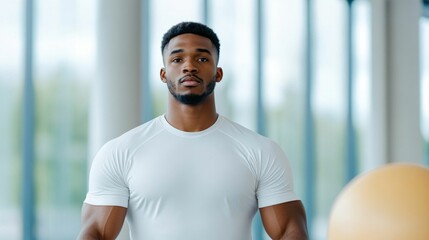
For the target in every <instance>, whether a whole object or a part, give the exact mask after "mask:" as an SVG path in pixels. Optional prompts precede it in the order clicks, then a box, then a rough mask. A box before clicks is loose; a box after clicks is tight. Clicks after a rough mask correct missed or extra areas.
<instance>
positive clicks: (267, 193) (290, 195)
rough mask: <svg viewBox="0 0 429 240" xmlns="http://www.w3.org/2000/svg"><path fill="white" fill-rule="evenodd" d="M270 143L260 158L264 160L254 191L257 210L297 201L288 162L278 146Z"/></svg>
mask: <svg viewBox="0 0 429 240" xmlns="http://www.w3.org/2000/svg"><path fill="white" fill-rule="evenodd" d="M271 143H272V144H271V145H270V147H269V150H268V151H267V152H266V153H265V154H264V153H263V156H262V157H263V158H264V159H262V162H261V172H260V179H259V183H258V188H257V191H256V196H257V198H258V207H259V208H262V207H267V206H272V205H276V204H280V203H284V202H290V201H294V200H299V198H298V197H297V195H296V194H295V192H294V188H293V176H292V171H291V167H290V164H289V161H288V159H287V157H286V155H285V154H284V152H283V150H282V149H281V148H280V146H278V145H277V144H275V143H274V142H271Z"/></svg>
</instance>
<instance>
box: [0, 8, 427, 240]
mask: <svg viewBox="0 0 429 240" xmlns="http://www.w3.org/2000/svg"><path fill="white" fill-rule="evenodd" d="M312 2H313V3H314V5H313V6H312V7H313V12H312V14H313V15H312V21H311V23H310V24H311V25H312V29H313V32H312V39H311V42H312V47H313V48H312V49H313V50H312V56H313V59H311V62H312V64H313V68H309V66H308V65H307V62H306V51H307V50H308V49H307V46H306V45H305V43H306V41H307V39H306V38H307V35H306V30H307V29H306V27H307V25H306V21H307V18H306V17H307V16H306V7H307V6H306V1H301V0H289V1H282V0H272V1H261V3H262V6H260V7H261V9H258V6H257V1H256V0H255V1H250V2H249V1H246V0H232V1H231V0H229V1H226V0H216V1H202V0H186V1H169V0H156V1H149V6H150V9H149V10H148V11H147V12H148V13H149V21H150V25H149V26H150V27H149V32H147V33H146V34H148V36H149V49H150V51H149V52H148V53H147V54H148V56H147V57H148V59H149V60H150V61H149V67H148V69H149V82H150V86H151V95H152V100H153V105H154V106H153V109H154V113H153V114H154V115H159V114H162V113H163V112H164V111H165V106H166V99H167V93H168V91H167V88H166V86H165V85H164V84H163V83H162V82H161V81H160V79H159V69H160V68H161V67H162V66H163V63H162V58H161V51H160V41H161V38H162V34H163V33H164V32H165V31H166V30H167V29H168V28H169V27H170V26H171V25H173V24H175V23H178V22H180V21H188V20H191V21H203V19H206V16H204V11H203V10H204V4H206V3H208V11H209V12H208V18H207V23H208V24H209V25H210V26H212V27H213V28H214V29H215V31H216V32H217V33H218V35H219V38H220V40H221V57H220V62H219V66H221V67H222V68H223V69H224V79H223V80H222V82H220V83H219V84H218V85H217V89H216V101H217V108H218V111H219V112H220V113H221V114H223V115H225V116H226V117H228V118H231V119H232V120H235V121H237V122H238V123H240V124H242V125H244V126H246V127H248V128H250V129H253V130H257V129H258V121H257V113H258V110H257V106H258V102H257V101H258V100H257V98H256V96H257V92H258V80H261V83H262V85H261V86H262V99H261V102H262V106H263V109H262V113H263V114H264V117H265V119H266V122H265V126H264V127H265V129H266V131H265V132H264V134H265V135H267V136H268V137H270V138H272V139H274V140H275V141H276V142H278V143H279V144H280V145H281V146H282V148H283V149H284V150H285V152H286V153H287V155H288V157H289V159H290V161H291V164H292V168H293V171H294V175H295V176H294V177H295V185H296V190H297V193H298V194H299V195H300V196H302V198H303V200H305V201H307V202H310V203H311V204H312V205H313V206H314V208H313V209H312V212H311V213H309V215H310V216H313V218H312V219H309V223H310V226H311V227H312V228H311V233H312V238H311V239H315V240H318V239H325V237H326V228H327V219H328V214H329V211H330V208H331V206H332V204H333V201H334V198H335V197H336V196H337V194H338V192H339V191H340V190H341V188H342V187H343V186H344V185H345V184H346V179H345V172H346V164H345V163H346V152H345V149H346V146H345V142H346V138H347V131H346V116H347V111H349V109H348V107H347V104H346V102H347V101H346V99H347V94H348V92H347V84H348V83H347V72H346V70H347V65H346V63H347V59H348V57H349V55H348V49H347V43H346V41H347V29H348V27H349V26H348V25H347V14H348V13H347V12H348V6H347V1H345V0H323V1H322V0H316V1H312ZM24 5H25V4H24V1H23V0H20V1H13V3H12V2H11V1H3V2H2V7H1V8H0V41H1V42H0V43H1V44H0V52H1V54H0V119H1V120H0V131H1V138H0V141H1V142H0V150H1V151H0V154H1V155H0V156H1V159H0V164H1V166H2V167H1V168H0V185H1V189H2V190H3V192H4V194H2V195H1V197H0V239H21V235H22V223H21V222H22V219H21V215H22V214H21V205H20V204H21V192H20V191H21V187H20V186H21V178H22V172H21V167H22V166H21V163H22V149H21V141H22V139H21V134H22V127H21V118H22V112H21V109H22V102H23V100H22V99H23V96H22V90H21V89H23V61H24V60H23V56H24V53H23V51H24V50H23V42H24V40H23V28H24V23H23V17H22V16H23V15H24V10H23V9H24V7H25V6H24ZM96 8H97V7H96V1H95V0H92V1H85V0H77V1H71V0H67V1H59V0H39V1H37V2H36V5H35V19H34V23H35V25H34V26H35V29H34V31H35V41H34V46H35V53H34V56H35V59H34V86H35V96H36V99H35V107H36V121H35V123H34V124H35V150H36V152H35V169H34V171H35V186H36V189H35V190H36V191H35V192H36V199H35V203H34V204H35V207H36V237H37V238H38V239H74V238H75V237H76V234H77V232H78V229H79V224H80V220H79V219H80V207H81V204H82V200H83V198H84V195H85V192H86V173H87V160H88V159H87V130H88V129H87V126H88V104H89V92H90V85H91V81H92V79H93V78H94V76H95V69H94V68H95V64H94V61H95V54H96V53H95V49H96V46H95V37H96V36H95V33H96V29H95V27H96ZM369 12H370V6H369V2H368V1H367V0H356V1H354V5H353V19H354V20H353V24H352V29H353V31H354V32H353V36H354V38H353V40H352V41H353V49H354V51H353V55H352V56H351V57H352V59H353V63H354V64H353V65H352V66H353V69H354V71H353V76H352V79H353V96H354V98H353V104H352V106H353V109H351V111H353V113H354V115H353V116H354V128H355V130H356V138H357V144H356V147H357V161H358V166H360V165H362V164H363V162H364V159H365V154H367V153H366V150H365V144H366V142H365V136H366V135H365V134H366V131H367V122H368V121H369V116H368V108H369V104H370V99H369V92H370V89H369V83H370V79H369V75H370V74H369V71H370V70H369V64H370V63H369V59H370V55H369V33H370V29H369V24H370V19H369V15H370V14H369ZM219 13H222V14H219ZM258 18H259V20H260V22H259V23H261V26H260V27H261V32H258ZM426 23H427V21H426V22H424V21H422V32H425V33H427V32H428V31H427V24H426ZM424 29H426V30H424ZM425 36H426V35H423V36H422V38H423V40H422V45H424V44H423V42H429V40H428V39H429V38H428V39H426V38H424V37H425ZM258 39H259V40H260V42H258ZM259 44H260V45H259ZM426 47H427V46H426V45H424V46H423V48H426ZM424 52H425V53H427V52H429V51H428V50H425V51H424ZM258 53H261V55H260V56H259V55H258ZM424 59H427V58H424ZM423 62H424V63H423V64H426V65H427V61H426V60H423ZM259 63H260V64H259ZM426 65H424V66H426ZM422 69H429V67H422ZM309 71H312V74H311V75H312V76H313V77H312V82H311V84H312V86H311V87H312V89H313V94H312V95H311V96H310V99H311V103H312V106H313V109H312V114H313V115H314V136H315V139H314V140H315V145H316V146H315V149H314V152H315V159H314V160H315V162H314V164H315V166H313V167H314V169H316V171H315V173H314V174H315V176H313V177H312V179H314V182H307V181H306V179H308V178H309V176H308V174H309V172H306V170H305V167H304V161H305V160H304V158H305V153H306V152H307V151H313V150H312V149H309V148H308V146H306V145H305V139H304V138H305V120H306V119H305V111H306V109H305V108H306V107H305V106H306V105H305V101H306V100H305V99H306V96H305V94H306V91H305V89H306V87H308V86H307V85H306V84H307V83H306V81H305V79H306V76H307V74H308V73H309ZM259 73H262V75H261V79H258V74H259ZM427 75H428V74H427V73H426V72H424V71H423V78H422V79H423V80H422V89H428V88H429V86H427V85H428V83H427V79H428V77H427ZM422 91H423V90H422ZM422 96H423V97H422V102H423V104H422V112H423V113H424V114H423V116H424V120H423V121H422V122H426V123H427V122H428V118H429V117H428V114H427V113H426V111H425V110H424V109H428V104H427V103H428V99H427V98H426V97H427V96H428V94H427V93H422ZM428 128H429V127H427V126H426V125H424V126H423V127H422V129H423V131H424V132H425V136H426V141H427V139H428V135H429V133H428V130H427V129H428ZM309 184H312V185H314V186H313V188H314V189H315V193H314V199H305V197H306V196H305V195H304V193H305V189H306V188H308V185H309Z"/></svg>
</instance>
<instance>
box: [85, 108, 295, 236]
mask: <svg viewBox="0 0 429 240" xmlns="http://www.w3.org/2000/svg"><path fill="white" fill-rule="evenodd" d="M293 200H298V198H297V196H296V195H295V193H294V191H293V182H292V174H291V169H290V165H289V162H288V160H287V158H286V156H285V155H284V153H283V151H282V150H281V148H280V147H279V146H278V145H277V144H276V143H274V142H273V141H271V140H269V139H268V138H265V137H263V136H261V135H258V134H256V133H255V132H253V131H250V130H249V129H247V128H244V127H243V126H240V125H239V124H237V123H234V122H232V121H230V120H228V119H226V118H225V117H222V116H219V117H218V120H217V121H216V123H215V124H214V125H213V126H211V127H210V128H208V129H206V130H204V131H200V132H183V131H180V130H178V129H176V128H174V127H172V126H171V125H170V124H169V123H168V122H167V121H166V120H165V117H164V116H159V117H157V118H155V119H154V120H152V121H150V122H147V123H145V124H143V125H141V126H139V127H137V128H135V129H133V130H131V131H129V132H127V133H125V134H123V135H122V136H120V137H118V138H116V139H113V140H111V141H110V142H108V143H106V144H105V145H104V146H103V147H102V148H101V150H100V151H99V152H98V153H97V156H96V157H95V159H94V162H93V164H92V167H91V172H90V178H89V191H88V194H87V196H86V199H85V203H88V204H92V205H114V206H122V207H126V208H128V211H127V218H126V219H127V222H128V224H129V228H130V235H131V238H132V239H138V240H144V239H147V240H172V239H174V240H192V239H198V240H201V239H205V240H207V239H213V240H220V239H222V240H250V239H251V222H252V218H253V216H254V215H255V213H256V211H257V209H258V207H259V208H261V207H266V206H271V205H275V204H279V203H283V202H288V201H293Z"/></svg>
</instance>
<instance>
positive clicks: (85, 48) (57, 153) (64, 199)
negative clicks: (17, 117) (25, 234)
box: [34, 0, 96, 239]
mask: <svg viewBox="0 0 429 240" xmlns="http://www.w3.org/2000/svg"><path fill="white" fill-rule="evenodd" d="M35 10H36V11H35V13H36V14H35V16H36V18H35V23H36V24H35V33H36V34H35V36H36V38H35V54H34V56H35V59H34V63H35V66H34V69H35V72H34V86H35V96H36V103H35V106H36V123H35V124H36V125H35V126H36V127H35V149H36V152H35V155H36V156H35V186H36V189H35V192H36V223H37V225H36V232H37V234H36V235H37V238H38V239H58V238H59V236H61V237H60V238H63V239H73V238H75V237H76V234H77V232H78V231H79V227H80V208H81V206H82V199H83V197H84V195H85V193H86V178H87V177H86V176H87V171H86V166H87V126H88V102H89V86H90V83H91V79H92V78H93V77H94V66H95V65H94V59H95V12H96V11H95V10H96V8H95V1H84V0H80V1H58V0H39V1H37V5H36V9H35Z"/></svg>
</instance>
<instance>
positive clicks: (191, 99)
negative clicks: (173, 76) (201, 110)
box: [167, 76, 216, 106]
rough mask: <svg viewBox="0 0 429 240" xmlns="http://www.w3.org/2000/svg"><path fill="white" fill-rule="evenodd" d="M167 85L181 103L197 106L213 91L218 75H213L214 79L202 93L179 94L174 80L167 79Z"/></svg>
mask: <svg viewBox="0 0 429 240" xmlns="http://www.w3.org/2000/svg"><path fill="white" fill-rule="evenodd" d="M167 86H168V90H169V91H170V93H171V95H173V97H174V98H175V99H176V100H177V101H179V102H180V103H183V104H185V105H191V106H196V105H198V104H200V103H202V102H204V100H206V98H207V97H208V96H210V94H212V93H213V91H214V89H215V86H216V76H215V77H213V79H212V81H210V82H209V83H208V84H207V85H206V91H205V92H203V93H202V94H178V93H176V91H175V89H176V88H175V86H174V85H173V82H172V81H170V80H167Z"/></svg>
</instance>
